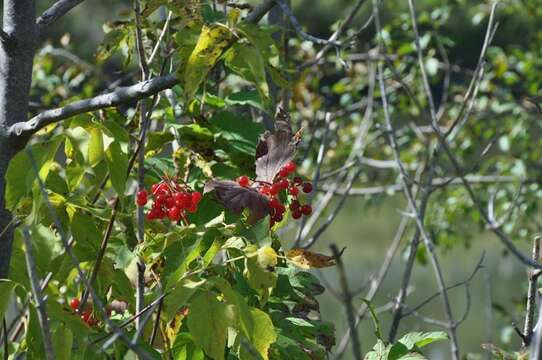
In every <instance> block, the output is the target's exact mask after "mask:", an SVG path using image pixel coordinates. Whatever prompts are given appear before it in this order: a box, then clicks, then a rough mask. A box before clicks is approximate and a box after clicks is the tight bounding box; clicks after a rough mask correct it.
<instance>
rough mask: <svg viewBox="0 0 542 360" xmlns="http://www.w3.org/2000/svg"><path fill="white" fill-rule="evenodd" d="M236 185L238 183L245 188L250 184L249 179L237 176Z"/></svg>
mask: <svg viewBox="0 0 542 360" xmlns="http://www.w3.org/2000/svg"><path fill="white" fill-rule="evenodd" d="M237 183H238V184H239V185H240V186H243V187H247V186H248V184H249V183H250V179H249V178H248V176H246V175H242V176H239V177H238V178H237Z"/></svg>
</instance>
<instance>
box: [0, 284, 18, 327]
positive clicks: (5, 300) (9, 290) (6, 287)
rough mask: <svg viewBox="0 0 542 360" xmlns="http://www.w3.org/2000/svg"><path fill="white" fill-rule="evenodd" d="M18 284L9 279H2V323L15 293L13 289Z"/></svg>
mask: <svg viewBox="0 0 542 360" xmlns="http://www.w3.org/2000/svg"><path fill="white" fill-rule="evenodd" d="M16 286H17V283H16V282H13V281H11V280H7V279H0V294H2V296H0V323H1V322H2V319H3V318H4V314H5V313H6V311H7V308H8V305H9V301H10V300H11V295H12V294H13V290H14V289H15V287H16Z"/></svg>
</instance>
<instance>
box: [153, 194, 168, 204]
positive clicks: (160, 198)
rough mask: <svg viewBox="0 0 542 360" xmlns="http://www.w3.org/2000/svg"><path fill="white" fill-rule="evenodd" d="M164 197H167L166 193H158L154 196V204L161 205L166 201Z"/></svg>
mask: <svg viewBox="0 0 542 360" xmlns="http://www.w3.org/2000/svg"><path fill="white" fill-rule="evenodd" d="M166 199H167V197H166V195H164V194H160V195H158V196H157V197H156V200H155V201H154V203H155V204H156V206H163V205H165V203H166Z"/></svg>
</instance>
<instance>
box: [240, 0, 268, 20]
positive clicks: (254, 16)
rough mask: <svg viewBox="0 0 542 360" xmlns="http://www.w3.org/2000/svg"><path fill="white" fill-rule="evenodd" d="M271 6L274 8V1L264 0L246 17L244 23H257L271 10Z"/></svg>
mask: <svg viewBox="0 0 542 360" xmlns="http://www.w3.org/2000/svg"><path fill="white" fill-rule="evenodd" d="M273 6H275V0H264V2H263V3H261V4H260V5H258V6H257V7H256V8H255V9H254V11H252V12H251V13H250V14H248V15H247V17H246V18H245V21H246V22H249V23H257V22H258V21H260V20H261V19H262V18H263V17H264V16H265V14H267V13H268V12H269V11H270V10H271V9H272V8H273Z"/></svg>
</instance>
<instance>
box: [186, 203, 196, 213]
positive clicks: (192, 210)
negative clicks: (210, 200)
mask: <svg viewBox="0 0 542 360" xmlns="http://www.w3.org/2000/svg"><path fill="white" fill-rule="evenodd" d="M186 211H188V212H189V213H192V214H193V213H195V212H196V211H198V206H197V205H196V204H191V205H190V206H189V207H187V208H186Z"/></svg>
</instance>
